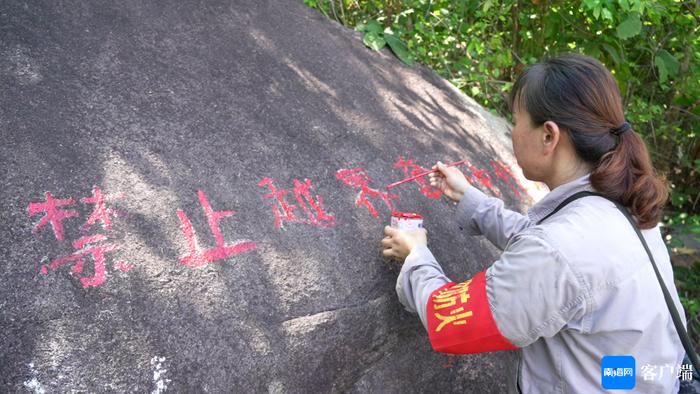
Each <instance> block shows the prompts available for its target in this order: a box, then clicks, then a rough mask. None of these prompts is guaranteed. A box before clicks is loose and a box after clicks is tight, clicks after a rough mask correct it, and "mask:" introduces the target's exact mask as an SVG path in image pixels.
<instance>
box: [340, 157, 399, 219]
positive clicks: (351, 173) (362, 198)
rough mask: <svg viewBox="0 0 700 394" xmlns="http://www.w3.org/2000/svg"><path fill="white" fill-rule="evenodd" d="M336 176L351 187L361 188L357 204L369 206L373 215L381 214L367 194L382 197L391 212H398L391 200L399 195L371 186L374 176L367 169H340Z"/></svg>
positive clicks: (396, 198)
mask: <svg viewBox="0 0 700 394" xmlns="http://www.w3.org/2000/svg"><path fill="white" fill-rule="evenodd" d="M335 177H336V178H338V179H339V180H340V181H342V182H343V183H344V184H346V185H348V186H350V187H354V188H359V189H360V194H359V195H358V196H357V199H356V200H355V205H358V206H360V205H364V206H365V207H367V209H368V210H369V212H370V213H371V214H372V216H374V217H376V218H378V217H379V214H378V213H377V210H376V209H375V208H374V205H372V203H371V202H370V201H369V200H368V199H367V196H369V197H374V198H381V199H382V201H384V203H385V204H386V205H387V207H389V209H390V210H391V213H394V212H396V209H395V208H394V204H393V203H392V202H391V200H398V199H399V196H398V195H396V194H390V193H387V192H382V191H380V190H377V189H372V188H370V187H369V183H370V182H372V178H371V177H370V176H369V175H368V174H367V171H366V170H365V169H364V168H361V167H358V168H353V169H342V170H338V171H337V172H336V173H335Z"/></svg>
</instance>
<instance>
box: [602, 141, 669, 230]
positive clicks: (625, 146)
mask: <svg viewBox="0 0 700 394" xmlns="http://www.w3.org/2000/svg"><path fill="white" fill-rule="evenodd" d="M618 138H619V141H618V144H617V147H616V148H615V149H614V150H612V151H611V152H608V153H606V154H605V155H603V157H601V158H600V160H599V161H598V163H597V165H596V166H595V168H594V169H593V172H592V173H591V178H590V180H591V186H593V188H594V189H596V190H597V191H598V192H600V193H601V194H603V195H605V196H607V197H610V198H612V199H614V200H616V201H619V202H620V203H621V204H622V205H624V206H626V207H628V208H629V209H630V211H631V213H632V215H633V216H634V217H635V219H636V220H637V225H638V226H639V228H642V229H649V228H653V227H655V226H656V225H657V224H658V223H659V221H661V217H662V215H663V209H664V206H665V205H666V202H667V201H668V184H667V182H666V179H665V178H663V177H660V176H658V175H657V174H656V172H655V170H654V167H653V166H652V164H651V158H650V157H649V152H648V150H647V147H646V145H645V144H644V141H643V140H642V138H641V137H640V136H639V134H637V133H635V132H634V130H630V132H627V133H622V134H621V135H620V136H619V137H618Z"/></svg>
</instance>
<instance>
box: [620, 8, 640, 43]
mask: <svg viewBox="0 0 700 394" xmlns="http://www.w3.org/2000/svg"><path fill="white" fill-rule="evenodd" d="M641 31H642V21H641V19H639V14H638V13H636V12H633V13H631V14H629V15H628V16H627V19H625V20H624V21H622V23H620V25H619V26H617V36H618V37H619V38H620V39H623V40H626V39H628V38H631V37H634V36H636V35H637V34H639V33H641Z"/></svg>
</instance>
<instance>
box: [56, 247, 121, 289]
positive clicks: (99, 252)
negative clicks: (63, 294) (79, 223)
mask: <svg viewBox="0 0 700 394" xmlns="http://www.w3.org/2000/svg"><path fill="white" fill-rule="evenodd" d="M106 239H107V237H106V236H104V235H102V234H97V235H88V236H85V237H82V238H80V239H78V240H76V241H75V242H73V247H75V248H76V249H82V248H83V247H85V246H86V245H89V244H93V243H95V242H99V241H104V240H106ZM118 248H119V246H118V245H117V244H113V243H107V244H100V245H95V246H91V247H89V248H86V249H82V250H80V251H78V252H76V253H73V254H71V255H68V256H63V257H59V258H57V259H55V260H53V261H52V262H51V264H50V267H51V269H54V270H55V269H57V268H58V267H60V266H62V265H64V264H66V263H70V262H73V263H74V265H73V266H72V267H71V272H73V273H74V274H80V273H82V272H83V266H84V264H85V260H84V257H86V256H90V255H92V259H93V264H94V268H95V274H94V276H93V277H82V278H80V282H81V283H82V284H83V288H87V287H91V286H99V285H101V284H102V283H104V281H105V276H106V275H105V254H107V253H109V252H112V251H114V250H116V249H118ZM44 267H45V266H44ZM43 271H44V268H43V267H42V273H43Z"/></svg>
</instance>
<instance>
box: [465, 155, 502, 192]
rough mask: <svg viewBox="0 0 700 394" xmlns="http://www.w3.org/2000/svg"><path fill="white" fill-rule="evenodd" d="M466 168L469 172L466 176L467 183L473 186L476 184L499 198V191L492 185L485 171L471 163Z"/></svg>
mask: <svg viewBox="0 0 700 394" xmlns="http://www.w3.org/2000/svg"><path fill="white" fill-rule="evenodd" d="M467 167H468V168H469V171H471V175H467V176H466V177H467V179H468V180H469V183H471V184H474V183H477V182H478V183H479V184H480V185H482V186H484V187H485V188H487V189H489V190H491V192H492V193H493V194H494V195H495V196H499V197H500V195H501V191H500V190H498V188H496V187H495V186H494V185H493V182H492V181H491V176H490V175H489V174H488V173H487V172H486V171H485V170H482V169H480V168H478V167H476V166H474V165H473V164H471V163H467Z"/></svg>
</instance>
